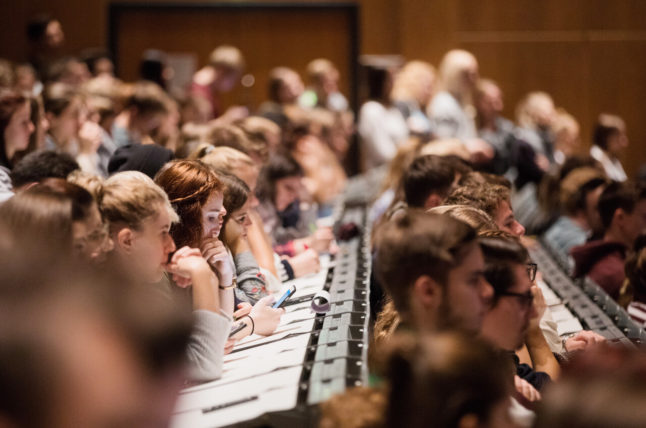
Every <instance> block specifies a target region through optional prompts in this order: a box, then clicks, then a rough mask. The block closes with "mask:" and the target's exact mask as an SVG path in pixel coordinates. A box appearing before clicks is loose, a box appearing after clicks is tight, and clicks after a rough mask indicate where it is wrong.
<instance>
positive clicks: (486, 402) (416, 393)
mask: <svg viewBox="0 0 646 428" xmlns="http://www.w3.org/2000/svg"><path fill="white" fill-rule="evenodd" d="M392 345H393V346H392V347H393V348H394V351H391V354H390V355H389V357H387V363H386V378H387V379H388V381H389V382H388V384H389V385H388V391H389V392H388V393H387V394H388V400H387V408H386V412H385V421H384V422H385V424H384V426H386V427H396V426H405V427H413V428H422V427H427V426H429V424H431V425H432V426H435V427H447V428H448V427H476V426H477V427H491V428H493V427H498V428H504V427H509V428H511V427H515V426H516V425H515V424H514V423H513V422H512V420H511V417H510V413H509V409H510V405H511V401H510V395H511V393H512V383H511V381H510V378H509V372H510V370H511V369H512V367H511V364H510V363H509V362H508V361H505V360H504V359H502V358H500V355H499V353H498V352H497V351H496V350H494V349H493V348H492V347H491V346H490V345H489V344H488V343H486V342H484V341H482V340H480V339H475V338H473V337H469V336H467V335H464V334H459V333H455V332H443V333H439V334H434V335H429V334H422V335H419V336H417V337H412V336H408V335H402V336H400V337H396V338H394V343H393V344H392Z"/></svg>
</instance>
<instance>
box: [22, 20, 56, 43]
mask: <svg viewBox="0 0 646 428" xmlns="http://www.w3.org/2000/svg"><path fill="white" fill-rule="evenodd" d="M52 21H55V19H54V18H52V17H51V16H49V15H44V14H41V15H37V16H34V17H33V18H31V19H30V20H29V22H27V31H26V32H27V39H28V40H29V41H30V42H32V43H37V42H40V41H41V40H42V39H43V37H44V36H45V32H46V31H47V26H48V25H49V23H50V22H52Z"/></svg>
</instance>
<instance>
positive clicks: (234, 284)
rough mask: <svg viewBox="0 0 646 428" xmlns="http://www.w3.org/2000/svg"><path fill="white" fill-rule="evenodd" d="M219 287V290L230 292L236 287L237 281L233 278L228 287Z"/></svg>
mask: <svg viewBox="0 0 646 428" xmlns="http://www.w3.org/2000/svg"><path fill="white" fill-rule="evenodd" d="M219 287H220V290H231V289H233V288H236V287H238V281H237V279H236V278H235V277H234V278H233V281H231V284H230V285H227V286H226V287H223V286H221V285H219Z"/></svg>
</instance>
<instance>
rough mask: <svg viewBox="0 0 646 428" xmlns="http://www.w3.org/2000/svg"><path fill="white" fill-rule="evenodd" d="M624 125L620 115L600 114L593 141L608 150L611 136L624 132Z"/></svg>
mask: <svg viewBox="0 0 646 428" xmlns="http://www.w3.org/2000/svg"><path fill="white" fill-rule="evenodd" d="M624 126H625V125H624V121H623V120H622V119H621V118H620V117H619V116H615V115H611V114H600V115H599V118H598V119H597V124H596V126H595V128H594V133H593V134H592V142H593V143H594V145H596V146H599V147H600V148H601V149H603V150H607V149H608V140H609V139H610V137H612V136H613V135H614V134H618V133H620V132H622V131H623V128H624Z"/></svg>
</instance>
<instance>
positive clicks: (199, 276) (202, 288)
mask: <svg viewBox="0 0 646 428" xmlns="http://www.w3.org/2000/svg"><path fill="white" fill-rule="evenodd" d="M191 279H192V282H193V286H192V290H193V310H199V309H204V310H207V311H211V312H219V311H220V296H219V295H218V279H217V277H216V276H215V274H214V273H213V272H212V271H211V269H208V267H207V268H206V269H199V270H197V271H196V272H194V273H193V275H192V277H191Z"/></svg>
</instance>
